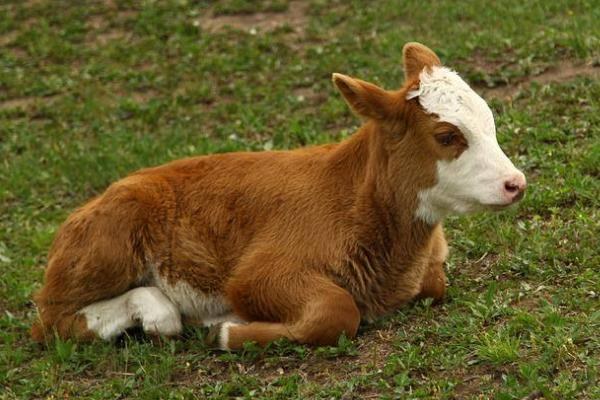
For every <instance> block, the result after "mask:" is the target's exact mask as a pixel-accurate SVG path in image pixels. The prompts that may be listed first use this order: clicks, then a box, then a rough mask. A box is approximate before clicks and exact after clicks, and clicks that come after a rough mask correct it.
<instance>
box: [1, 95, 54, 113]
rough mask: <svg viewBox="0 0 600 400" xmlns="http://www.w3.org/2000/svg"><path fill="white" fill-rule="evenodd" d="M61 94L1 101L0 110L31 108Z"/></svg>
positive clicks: (50, 100)
mask: <svg viewBox="0 0 600 400" xmlns="http://www.w3.org/2000/svg"><path fill="white" fill-rule="evenodd" d="M59 96H60V95H52V96H46V97H35V96H23V97H16V98H13V99H7V100H2V101H0V110H19V109H20V110H25V111H27V110H30V109H32V108H34V107H35V106H37V105H40V104H47V103H50V102H52V101H54V100H56V99H57V98H58V97H59Z"/></svg>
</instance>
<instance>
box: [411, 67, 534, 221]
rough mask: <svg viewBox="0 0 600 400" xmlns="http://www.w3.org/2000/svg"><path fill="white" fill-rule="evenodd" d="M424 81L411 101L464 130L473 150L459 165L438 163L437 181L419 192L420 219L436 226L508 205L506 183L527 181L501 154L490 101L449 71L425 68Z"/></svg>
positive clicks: (418, 214) (421, 81) (449, 162)
mask: <svg viewBox="0 0 600 400" xmlns="http://www.w3.org/2000/svg"><path fill="white" fill-rule="evenodd" d="M419 78H420V83H419V88H418V89H417V90H414V91H411V92H409V93H408V96H407V99H412V98H414V97H418V100H419V103H420V104H421V106H422V107H423V108H424V110H425V111H426V112H428V113H431V114H436V115H437V116H438V117H439V120H440V121H444V122H448V123H450V124H453V125H454V126H456V127H457V128H458V129H460V131H461V132H462V134H463V135H464V137H465V139H466V140H467V143H468V148H467V149H466V150H465V151H464V152H463V153H462V154H461V155H460V157H458V158H457V159H455V160H452V161H445V160H441V161H438V162H437V182H436V184H435V185H434V186H433V187H431V188H428V189H426V190H424V191H421V192H420V193H419V208H418V209H417V213H416V214H417V217H419V218H421V219H423V220H425V221H427V222H429V223H432V224H433V223H436V222H439V221H440V220H441V219H442V218H443V217H444V216H445V215H447V214H449V213H466V212H472V211H477V210H481V209H485V208H486V206H487V207H489V206H502V205H506V204H508V203H509V202H510V201H509V199H508V198H507V194H506V193H505V189H504V185H505V182H506V181H507V180H508V179H511V178H514V177H516V176H520V178H519V179H521V178H522V179H523V181H524V179H525V178H524V177H523V174H522V173H521V172H520V171H519V170H517V169H516V168H515V166H514V165H513V164H512V162H511V161H510V160H509V159H508V157H506V155H505V154H504V153H503V152H502V150H501V149H500V146H499V145H498V142H497V140H496V126H495V124H494V116H493V114H492V111H491V110H490V108H489V107H488V105H487V103H486V102H485V100H483V99H482V98H481V97H480V96H479V95H478V94H477V93H475V92H474V91H473V90H472V89H471V88H470V87H469V85H467V84H466V83H465V82H464V81H463V80H462V79H461V78H460V76H458V74H457V73H456V72H454V71H452V70H450V69H448V68H445V67H438V66H435V67H432V68H431V70H429V69H427V68H425V69H424V70H423V71H422V72H421V74H420V75H419Z"/></svg>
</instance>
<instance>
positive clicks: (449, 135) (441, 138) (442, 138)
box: [435, 132, 456, 146]
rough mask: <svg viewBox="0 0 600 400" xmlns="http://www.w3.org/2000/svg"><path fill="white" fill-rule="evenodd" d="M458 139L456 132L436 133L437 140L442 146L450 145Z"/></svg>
mask: <svg viewBox="0 0 600 400" xmlns="http://www.w3.org/2000/svg"><path fill="white" fill-rule="evenodd" d="M455 139H456V133H454V132H445V133H440V134H438V135H435V140H437V142H438V143H439V144H441V145H442V146H450V145H451V144H452V143H454V141H455Z"/></svg>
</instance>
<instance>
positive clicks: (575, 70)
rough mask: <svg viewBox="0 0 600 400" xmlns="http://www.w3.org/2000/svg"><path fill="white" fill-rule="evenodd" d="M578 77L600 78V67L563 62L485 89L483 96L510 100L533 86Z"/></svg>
mask: <svg viewBox="0 0 600 400" xmlns="http://www.w3.org/2000/svg"><path fill="white" fill-rule="evenodd" d="M578 77H592V78H597V77H600V66H597V65H592V64H583V65H582V64H574V63H573V62H570V61H562V62H560V63H558V64H557V65H554V66H551V67H550V68H548V69H546V70H545V71H544V72H542V73H540V74H538V75H534V76H528V77H525V78H523V79H521V80H519V81H518V82H516V83H514V84H511V85H505V86H498V87H495V88H489V89H483V90H482V92H483V96H484V97H486V98H488V99H491V98H497V99H510V98H512V97H514V96H515V95H516V94H517V93H518V92H520V91H521V90H523V89H527V88H528V87H529V86H531V85H532V84H534V83H536V84H539V85H545V84H548V83H552V82H559V83H560V82H567V81H570V80H572V79H575V78H578Z"/></svg>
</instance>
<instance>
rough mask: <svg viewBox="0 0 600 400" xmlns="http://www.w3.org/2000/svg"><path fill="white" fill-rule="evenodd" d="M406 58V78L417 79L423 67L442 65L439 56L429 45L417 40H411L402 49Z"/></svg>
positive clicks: (404, 58)
mask: <svg viewBox="0 0 600 400" xmlns="http://www.w3.org/2000/svg"><path fill="white" fill-rule="evenodd" d="M402 57H403V60H404V78H405V79H406V80H407V81H409V80H413V79H417V78H418V77H419V74H420V73H421V71H423V68H426V67H429V68H431V67H433V66H434V65H442V62H441V61H440V59H439V58H438V56H437V55H436V54H435V53H434V52H433V50H431V49H430V48H429V47H427V46H424V45H422V44H421V43H417V42H409V43H406V44H405V45H404V48H403V49H402Z"/></svg>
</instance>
